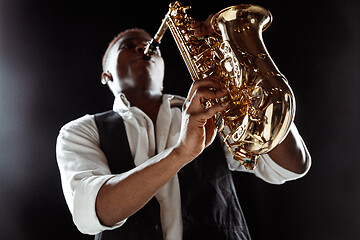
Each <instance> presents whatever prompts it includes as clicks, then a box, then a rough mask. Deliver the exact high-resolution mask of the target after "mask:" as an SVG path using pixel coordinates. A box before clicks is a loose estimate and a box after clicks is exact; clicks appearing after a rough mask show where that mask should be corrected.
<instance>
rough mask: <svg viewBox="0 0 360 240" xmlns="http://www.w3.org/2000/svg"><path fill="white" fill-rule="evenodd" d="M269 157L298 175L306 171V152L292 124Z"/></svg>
mask: <svg viewBox="0 0 360 240" xmlns="http://www.w3.org/2000/svg"><path fill="white" fill-rule="evenodd" d="M269 156H270V157H271V159H272V160H273V161H275V162H276V163H277V164H279V165H280V166H282V167H284V168H286V169H287V170H290V171H292V172H295V173H299V174H301V173H304V172H305V171H306V152H305V149H304V146H303V144H302V141H301V139H300V135H299V132H298V131H297V129H296V127H295V125H294V124H293V125H292V126H291V128H290V132H289V134H288V135H287V137H286V138H285V139H284V141H283V142H282V143H281V144H280V145H279V146H277V147H276V148H275V149H274V150H272V151H271V152H270V153H269Z"/></svg>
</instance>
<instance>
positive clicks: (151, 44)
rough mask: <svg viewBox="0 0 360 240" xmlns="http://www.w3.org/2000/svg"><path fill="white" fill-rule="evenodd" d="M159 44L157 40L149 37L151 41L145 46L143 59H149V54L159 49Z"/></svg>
mask: <svg viewBox="0 0 360 240" xmlns="http://www.w3.org/2000/svg"><path fill="white" fill-rule="evenodd" d="M159 46H160V42H157V41H156V40H154V38H153V39H151V41H150V42H149V44H148V45H147V46H146V48H145V51H144V56H143V59H145V60H150V59H151V56H152V55H154V54H155V53H156V52H157V51H158V50H159Z"/></svg>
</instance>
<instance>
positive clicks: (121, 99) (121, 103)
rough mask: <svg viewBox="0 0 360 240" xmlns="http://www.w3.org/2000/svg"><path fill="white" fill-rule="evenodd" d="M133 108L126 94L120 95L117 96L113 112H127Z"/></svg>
mask: <svg viewBox="0 0 360 240" xmlns="http://www.w3.org/2000/svg"><path fill="white" fill-rule="evenodd" d="M130 107H131V105H130V102H129V101H128V100H127V99H126V96H125V94H123V93H119V94H118V95H116V96H115V100H114V105H113V110H114V111H115V112H126V111H129V108H130Z"/></svg>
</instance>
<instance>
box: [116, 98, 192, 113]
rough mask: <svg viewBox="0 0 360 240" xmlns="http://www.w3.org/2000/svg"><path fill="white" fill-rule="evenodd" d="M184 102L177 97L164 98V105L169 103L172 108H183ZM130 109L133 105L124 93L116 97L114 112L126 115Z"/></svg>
mask: <svg viewBox="0 0 360 240" xmlns="http://www.w3.org/2000/svg"><path fill="white" fill-rule="evenodd" d="M184 100H185V98H183V97H180V96H176V95H170V94H164V96H163V103H164V102H166V101H169V102H170V106H171V107H177V106H181V105H182V104H183V103H184ZM130 107H131V104H130V102H129V100H127V98H126V96H125V94H124V93H119V94H118V95H116V97H115V100H114V105H113V110H114V111H115V112H119V113H124V112H127V111H129V109H130Z"/></svg>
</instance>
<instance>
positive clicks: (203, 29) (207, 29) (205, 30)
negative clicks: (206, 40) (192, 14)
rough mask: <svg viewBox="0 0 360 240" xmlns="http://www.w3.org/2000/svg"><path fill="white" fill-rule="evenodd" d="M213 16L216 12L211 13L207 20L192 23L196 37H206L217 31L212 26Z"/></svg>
mask: <svg viewBox="0 0 360 240" xmlns="http://www.w3.org/2000/svg"><path fill="white" fill-rule="evenodd" d="M213 16H214V14H211V15H210V16H209V17H208V18H207V19H206V20H205V21H195V22H194V23H192V24H191V27H192V28H194V29H195V32H194V35H195V37H205V36H207V35H211V34H213V33H214V32H215V31H214V29H213V28H212V27H211V26H210V23H211V19H212V18H213Z"/></svg>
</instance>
